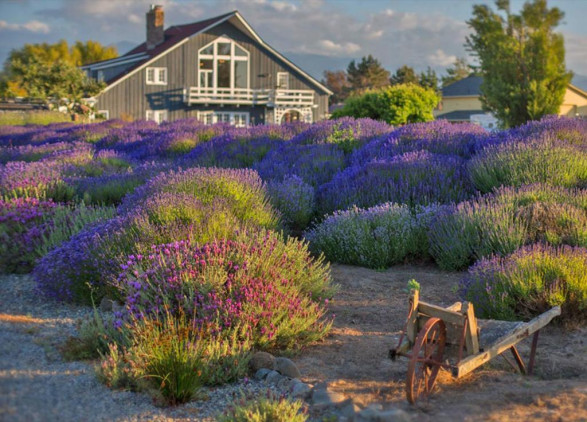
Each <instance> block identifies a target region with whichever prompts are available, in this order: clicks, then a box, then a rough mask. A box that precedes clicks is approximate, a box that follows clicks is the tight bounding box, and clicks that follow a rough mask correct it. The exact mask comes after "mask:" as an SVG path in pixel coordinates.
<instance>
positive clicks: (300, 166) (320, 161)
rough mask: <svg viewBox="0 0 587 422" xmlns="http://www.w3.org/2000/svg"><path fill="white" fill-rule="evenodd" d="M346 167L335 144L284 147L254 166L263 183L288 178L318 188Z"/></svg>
mask: <svg viewBox="0 0 587 422" xmlns="http://www.w3.org/2000/svg"><path fill="white" fill-rule="evenodd" d="M344 167H345V157H344V153H343V152H342V150H341V149H340V148H338V147H337V146H336V145H333V144H317V145H296V144H293V143H291V142H286V143H283V144H281V145H280V146H279V147H278V148H275V149H273V150H271V151H269V153H267V155H266V156H265V158H263V160H261V161H260V162H258V163H256V164H255V165H253V168H254V169H255V170H257V171H258V172H259V176H261V178H262V179H263V180H267V181H269V180H274V181H281V180H283V178H284V177H286V176H298V177H299V178H301V179H302V180H303V181H304V182H305V183H307V184H309V185H312V186H313V187H317V186H319V185H321V184H323V183H326V182H328V181H329V180H330V179H332V177H333V176H334V175H335V174H336V173H337V172H338V171H340V170H342V169H343V168H344Z"/></svg>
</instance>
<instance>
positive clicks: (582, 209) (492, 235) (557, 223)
mask: <svg viewBox="0 0 587 422" xmlns="http://www.w3.org/2000/svg"><path fill="white" fill-rule="evenodd" d="M429 239H430V252H431V254H432V256H433V258H434V259H435V261H436V262H437V264H438V265H439V266H440V267H441V268H444V269H448V270H459V269H463V268H466V267H467V266H469V265H470V264H472V263H473V262H475V261H476V260H478V259H481V258H483V257H487V256H491V255H492V254H498V255H501V256H505V255H508V254H510V253H512V252H514V251H515V250H516V249H518V248H520V247H522V246H523V245H525V244H529V243H534V242H548V243H550V244H552V245H561V244H568V245H571V246H587V190H568V189H564V188H560V187H550V186H548V185H540V184H535V185H528V186H524V187H521V188H511V187H506V188H500V189H498V190H496V191H495V192H494V193H492V194H487V195H484V196H480V197H478V198H476V199H473V200H470V201H466V202H462V203H460V204H458V205H451V206H449V207H447V208H446V209H445V210H444V211H443V212H442V213H439V215H438V216H437V217H436V218H435V219H434V220H433V221H432V223H431V226H430V231H429Z"/></svg>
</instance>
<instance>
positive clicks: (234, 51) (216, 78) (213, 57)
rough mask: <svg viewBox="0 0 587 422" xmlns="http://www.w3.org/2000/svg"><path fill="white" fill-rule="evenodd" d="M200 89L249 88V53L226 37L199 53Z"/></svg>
mask: <svg viewBox="0 0 587 422" xmlns="http://www.w3.org/2000/svg"><path fill="white" fill-rule="evenodd" d="M198 85H199V87H200V88H236V89H247V88H248V87H249V52H248V51H247V50H245V49H244V48H242V47H241V46H240V45H238V44H237V43H235V42H234V41H233V40H231V39H230V38H227V37H225V36H222V37H219V38H216V39H215V40H214V41H213V42H211V43H210V44H208V45H206V46H204V47H202V48H201V49H200V50H199V51H198Z"/></svg>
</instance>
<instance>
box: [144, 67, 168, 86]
mask: <svg viewBox="0 0 587 422" xmlns="http://www.w3.org/2000/svg"><path fill="white" fill-rule="evenodd" d="M147 85H167V68H166V67H148V68H147Z"/></svg>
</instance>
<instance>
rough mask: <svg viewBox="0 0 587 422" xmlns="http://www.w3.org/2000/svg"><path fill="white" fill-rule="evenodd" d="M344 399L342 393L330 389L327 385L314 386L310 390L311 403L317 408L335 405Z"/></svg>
mask: <svg viewBox="0 0 587 422" xmlns="http://www.w3.org/2000/svg"><path fill="white" fill-rule="evenodd" d="M345 399H346V397H345V395H344V394H341V393H337V392H336V391H332V390H330V389H328V387H318V388H314V391H313V392H312V404H313V405H314V407H316V408H319V409H323V408H327V407H333V406H337V405H338V404H339V403H342V402H343V401H345Z"/></svg>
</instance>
